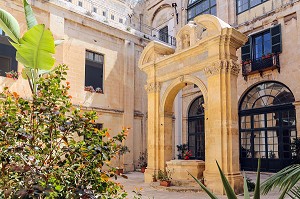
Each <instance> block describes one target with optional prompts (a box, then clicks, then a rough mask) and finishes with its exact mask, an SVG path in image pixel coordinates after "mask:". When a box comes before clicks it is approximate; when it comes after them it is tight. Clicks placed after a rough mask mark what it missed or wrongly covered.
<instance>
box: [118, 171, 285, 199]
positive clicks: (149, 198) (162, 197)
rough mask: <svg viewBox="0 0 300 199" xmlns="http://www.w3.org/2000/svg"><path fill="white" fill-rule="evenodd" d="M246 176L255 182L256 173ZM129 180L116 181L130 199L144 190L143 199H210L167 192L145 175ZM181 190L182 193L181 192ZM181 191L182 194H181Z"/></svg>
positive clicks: (264, 176) (275, 195)
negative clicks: (137, 192) (138, 191)
mask: <svg viewBox="0 0 300 199" xmlns="http://www.w3.org/2000/svg"><path fill="white" fill-rule="evenodd" d="M246 175H247V176H248V177H249V178H251V179H252V180H253V181H254V182H255V178H256V173H254V172H249V173H246ZM126 176H128V179H125V178H122V177H118V179H117V180H116V181H117V182H119V183H121V184H122V185H124V188H125V190H126V191H127V192H128V197H127V198H129V199H132V198H134V196H135V194H134V193H133V190H136V189H142V190H141V194H142V199H199V198H200V199H202V198H203V199H209V197H208V196H207V195H206V194H205V193H204V192H202V191H200V192H193V191H186V192H182V189H179V188H178V187H174V186H172V191H169V190H167V188H164V187H161V186H156V184H153V183H145V182H144V175H143V174H142V173H140V172H130V173H127V174H126ZM268 176H270V174H264V173H262V174H261V181H262V182H263V181H264V180H265V179H267V178H268ZM176 189H178V190H176ZM180 190H181V191H180ZM179 191H180V192H179ZM218 197H219V198H220V199H225V198H227V197H226V196H218ZM238 198H239V199H240V198H244V197H243V196H239V197H238ZM261 198H262V199H277V198H279V193H278V191H273V192H271V193H270V194H269V195H268V196H262V197H261Z"/></svg>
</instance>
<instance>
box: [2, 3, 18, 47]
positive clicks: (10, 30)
mask: <svg viewBox="0 0 300 199" xmlns="http://www.w3.org/2000/svg"><path fill="white" fill-rule="evenodd" d="M0 28H1V29H2V30H3V31H4V32H5V33H6V35H7V36H9V38H10V39H11V40H12V41H13V42H14V43H19V38H20V26H19V24H18V21H17V20H16V19H15V18H14V17H13V16H12V15H11V14H10V13H8V12H6V11H5V10H3V9H1V8H0Z"/></svg>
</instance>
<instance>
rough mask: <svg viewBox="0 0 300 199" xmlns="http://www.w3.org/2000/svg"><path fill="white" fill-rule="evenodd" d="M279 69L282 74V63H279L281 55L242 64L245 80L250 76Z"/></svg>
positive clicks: (268, 56)
mask: <svg viewBox="0 0 300 199" xmlns="http://www.w3.org/2000/svg"><path fill="white" fill-rule="evenodd" d="M274 69H277V70H278V72H279V73H280V62H279V54H272V55H267V56H265V57H262V58H259V59H256V60H249V61H244V62H243V64H242V74H243V76H244V77H245V78H247V76H248V75H252V74H256V73H260V75H262V73H263V72H264V71H267V70H274Z"/></svg>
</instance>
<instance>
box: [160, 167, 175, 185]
mask: <svg viewBox="0 0 300 199" xmlns="http://www.w3.org/2000/svg"><path fill="white" fill-rule="evenodd" d="M171 175H172V173H171V171H170V170H166V171H162V170H158V174H157V178H158V179H159V181H160V186H165V187H169V186H171V180H172V178H171Z"/></svg>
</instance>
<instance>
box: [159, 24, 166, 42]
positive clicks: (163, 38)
mask: <svg viewBox="0 0 300 199" xmlns="http://www.w3.org/2000/svg"><path fill="white" fill-rule="evenodd" d="M158 33H159V40H161V41H163V42H166V43H169V27H168V25H166V26H164V27H162V28H161V29H159V31H158Z"/></svg>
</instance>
